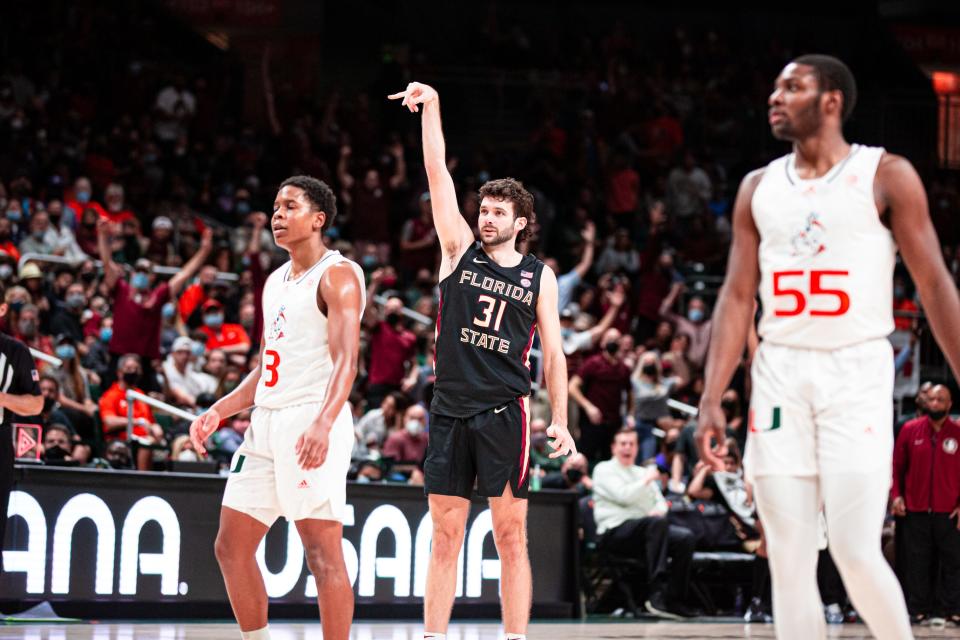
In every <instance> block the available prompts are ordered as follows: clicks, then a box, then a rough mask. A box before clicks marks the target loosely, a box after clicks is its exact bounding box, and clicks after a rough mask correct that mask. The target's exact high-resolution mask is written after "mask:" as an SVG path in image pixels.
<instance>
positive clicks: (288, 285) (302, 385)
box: [254, 250, 365, 409]
mask: <svg viewBox="0 0 960 640" xmlns="http://www.w3.org/2000/svg"><path fill="white" fill-rule="evenodd" d="M341 262H346V263H348V264H349V265H350V266H351V267H352V268H353V270H354V272H356V274H357V278H358V279H359V282H360V291H361V292H364V278H363V271H362V270H361V269H360V266H359V265H357V264H356V263H355V262H352V261H351V260H348V259H347V258H345V257H343V256H342V255H340V252H339V251H330V250H328V251H327V252H326V253H325V254H323V258H321V259H320V260H319V261H318V262H317V263H316V264H315V265H313V266H312V267H311V268H310V269H308V270H307V271H306V272H305V273H304V274H303V275H301V276H300V277H299V278H297V279H296V280H292V279H290V269H291V266H292V265H291V263H290V262H287V263H286V264H284V265H283V266H282V267H280V268H279V269H277V270H276V271H274V272H273V273H271V274H270V276H269V277H268V278H267V282H266V284H265V285H264V288H263V340H264V350H263V360H262V362H261V363H260V382H259V383H258V384H257V393H256V397H255V399H254V403H255V404H256V406H258V407H264V408H267V409H283V408H286V407H292V406H294V405H298V404H306V403H308V402H323V400H324V398H325V396H326V391H327V384H328V383H329V382H330V375H331V374H332V373H333V361H332V360H331V359H330V349H329V344H328V335H327V317H326V316H325V315H324V314H323V313H321V312H320V309H319V308H318V307H317V288H318V287H319V286H320V278H322V277H323V274H324V273H325V272H326V270H327V269H329V268H330V267H332V266H333V265H335V264H339V263H341ZM361 295H364V294H363V293H361ZM363 304H365V301H363V303H361V306H360V314H361V316H362V315H363Z"/></svg>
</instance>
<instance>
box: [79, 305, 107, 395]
mask: <svg viewBox="0 0 960 640" xmlns="http://www.w3.org/2000/svg"><path fill="white" fill-rule="evenodd" d="M111 338H113V318H112V317H111V316H107V317H104V318H102V319H101V320H100V326H99V327H98V328H97V332H96V333H95V334H94V335H90V336H87V338H86V340H85V341H84V342H85V344H86V345H87V353H86V355H84V356H83V357H82V358H81V360H80V363H81V364H82V365H83V366H84V367H85V368H86V369H87V370H89V371H90V372H91V373H94V374H96V376H97V378H99V380H100V381H101V382H102V381H104V380H107V378H108V376H109V375H110V351H109V347H108V345H109V344H110V340H111Z"/></svg>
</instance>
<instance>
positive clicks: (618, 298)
mask: <svg viewBox="0 0 960 640" xmlns="http://www.w3.org/2000/svg"><path fill="white" fill-rule="evenodd" d="M608 296H609V297H608V298H607V301H608V302H609V303H610V306H609V307H607V312H606V313H605V314H603V317H602V318H600V322H598V323H597V325H596V326H595V327H593V328H591V329H590V340H591V342H594V343H595V342H596V341H597V340H599V339H600V336H602V335H603V334H604V333H606V331H607V329H609V328H610V327H611V326H613V321H614V320H616V319H617V314H618V313H620V307H622V306H623V303H624V302H625V301H626V299H627V296H626V294H625V293H624V291H623V286H621V285H617V288H616V289H614V290H613V291H611V292H610V293H609V294H608Z"/></svg>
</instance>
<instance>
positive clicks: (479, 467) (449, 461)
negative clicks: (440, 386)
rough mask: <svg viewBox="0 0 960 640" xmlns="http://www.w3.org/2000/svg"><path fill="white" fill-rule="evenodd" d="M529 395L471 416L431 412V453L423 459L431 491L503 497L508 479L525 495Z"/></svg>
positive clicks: (426, 484)
mask: <svg viewBox="0 0 960 640" xmlns="http://www.w3.org/2000/svg"><path fill="white" fill-rule="evenodd" d="M529 461H530V409H529V398H526V397H523V398H517V399H516V400H513V401H511V402H508V403H507V404H504V405H499V406H496V407H491V408H490V409H487V410H486V411H483V412H482V413H478V414H476V415H474V416H470V417H469V418H453V417H450V416H444V415H439V414H436V413H432V414H430V433H429V440H428V441H427V457H426V459H425V460H424V463H423V473H424V490H425V492H426V493H427V495H430V494H437V495H444V496H459V497H461V498H467V499H469V498H470V496H471V495H472V494H473V490H474V486H476V491H477V494H478V495H480V496H483V497H486V498H499V497H500V496H502V495H503V493H504V489H505V488H506V486H507V483H508V482H509V483H510V489H511V490H512V492H513V495H514V496H515V497H517V498H526V497H527V493H528V485H529V483H530V464H529Z"/></svg>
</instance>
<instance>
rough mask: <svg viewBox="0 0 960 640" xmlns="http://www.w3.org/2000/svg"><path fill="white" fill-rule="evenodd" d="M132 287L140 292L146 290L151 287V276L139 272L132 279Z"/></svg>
mask: <svg viewBox="0 0 960 640" xmlns="http://www.w3.org/2000/svg"><path fill="white" fill-rule="evenodd" d="M130 286H131V287H133V288H134V289H139V290H140V291H143V290H144V289H146V288H147V287H149V286H150V276H148V275H147V274H145V273H144V272H142V271H137V272H135V273H134V274H133V276H132V277H131V278H130Z"/></svg>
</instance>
